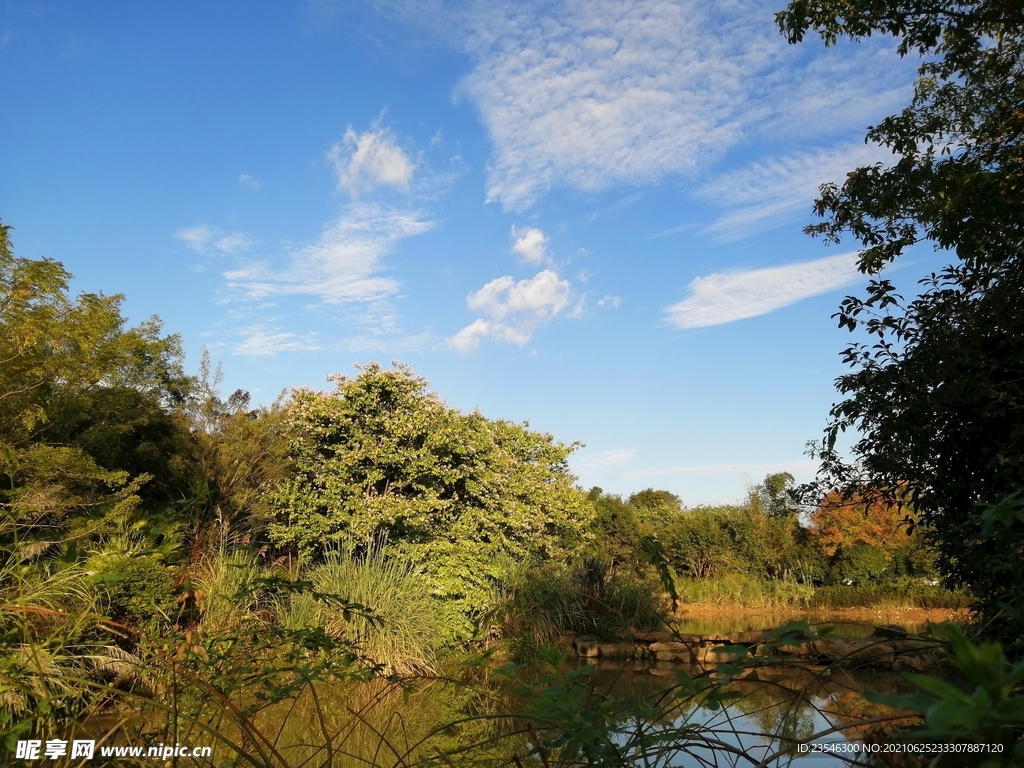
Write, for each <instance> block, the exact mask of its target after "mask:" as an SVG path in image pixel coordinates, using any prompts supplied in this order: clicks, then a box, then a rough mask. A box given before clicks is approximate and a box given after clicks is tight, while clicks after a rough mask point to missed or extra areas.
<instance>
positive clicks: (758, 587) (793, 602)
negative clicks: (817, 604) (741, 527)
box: [676, 574, 814, 609]
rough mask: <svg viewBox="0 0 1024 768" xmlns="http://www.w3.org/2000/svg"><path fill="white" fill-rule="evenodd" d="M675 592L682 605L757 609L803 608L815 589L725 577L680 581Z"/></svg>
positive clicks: (783, 582) (740, 576) (787, 581)
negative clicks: (693, 604)
mask: <svg viewBox="0 0 1024 768" xmlns="http://www.w3.org/2000/svg"><path fill="white" fill-rule="evenodd" d="M676 591H677V592H678V593H679V598H680V600H681V601H682V602H684V603H697V604H703V605H716V606H725V607H743V608H757V609H773V608H806V607H808V605H809V604H810V602H811V600H812V598H813V597H814V587H812V586H810V585H808V584H801V583H799V582H797V581H795V580H792V579H784V580H781V579H780V580H768V579H758V578H755V577H753V576H746V575H743V574H726V575H723V576H716V577H715V578H711V579H693V578H685V577H680V578H678V579H677V580H676Z"/></svg>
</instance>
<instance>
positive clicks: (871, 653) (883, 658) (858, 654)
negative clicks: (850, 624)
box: [852, 639, 896, 667]
mask: <svg viewBox="0 0 1024 768" xmlns="http://www.w3.org/2000/svg"><path fill="white" fill-rule="evenodd" d="M852 655H853V657H854V658H856V659H857V660H859V661H860V662H862V663H863V664H868V665H871V666H876V667H891V666H892V665H893V664H894V663H895V661H896V649H895V648H893V646H892V645H890V644H889V643H879V642H877V641H871V640H870V639H869V640H867V641H861V642H859V643H858V644H857V647H856V648H855V649H854V651H853V654H852Z"/></svg>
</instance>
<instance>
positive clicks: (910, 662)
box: [892, 656, 924, 672]
mask: <svg viewBox="0 0 1024 768" xmlns="http://www.w3.org/2000/svg"><path fill="white" fill-rule="evenodd" d="M923 666H924V664H922V663H921V659H919V658H918V657H917V656H897V657H896V661H895V662H893V665H892V668H893V669H895V670H897V671H905V670H908V669H910V670H913V671H914V672H920V671H921V669H922V667H923Z"/></svg>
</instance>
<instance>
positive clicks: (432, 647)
mask: <svg viewBox="0 0 1024 768" xmlns="http://www.w3.org/2000/svg"><path fill="white" fill-rule="evenodd" d="M304 577H305V578H306V579H307V580H308V581H310V582H311V583H312V585H313V590H314V591H315V592H317V593H319V594H320V595H327V596H337V597H338V598H341V599H343V600H345V601H348V602H349V603H358V604H359V605H362V606H366V607H367V608H368V609H369V611H368V613H367V614H362V613H357V612H354V611H346V610H344V609H343V608H342V607H339V606H338V605H336V604H335V603H334V602H333V601H332V600H330V599H317V597H315V596H314V595H313V594H310V593H308V592H304V593H301V594H293V595H290V596H289V597H288V598H287V599H286V600H284V601H283V602H282V603H281V604H280V606H279V617H280V620H281V622H282V624H283V625H284V626H285V627H286V628H288V629H301V628H313V627H322V628H323V629H324V630H325V631H326V632H327V633H328V634H330V635H333V636H335V637H346V638H348V639H350V640H352V641H354V642H356V643H357V644H358V646H359V648H360V650H361V651H362V653H364V654H365V655H366V656H368V657H369V658H370V659H371V660H373V661H374V662H376V663H378V664H381V665H383V666H384V667H386V668H387V669H389V670H391V671H392V672H396V673H415V672H428V671H432V670H434V669H435V667H436V664H437V661H438V657H439V654H440V651H441V647H442V644H443V636H444V632H443V626H442V621H441V610H440V606H439V605H438V603H437V601H436V600H435V599H434V598H433V597H432V591H433V589H432V585H431V583H430V581H429V579H428V578H427V577H426V576H425V575H424V574H423V572H422V571H421V570H419V569H418V568H416V567H415V566H413V565H411V564H409V563H408V562H405V561H402V560H399V559H397V558H394V557H388V556H387V555H385V553H384V552H383V551H381V549H379V548H376V547H371V548H370V549H369V550H368V551H367V552H366V553H365V554H362V555H355V554H353V553H352V552H350V551H345V550H339V551H333V552H329V553H328V554H327V556H326V559H325V561H324V562H323V563H321V564H320V565H317V566H313V567H312V568H309V569H308V571H307V572H306V573H305V574H304Z"/></svg>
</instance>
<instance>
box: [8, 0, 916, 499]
mask: <svg viewBox="0 0 1024 768" xmlns="http://www.w3.org/2000/svg"><path fill="white" fill-rule="evenodd" d="M781 5H782V0H777V1H776V2H760V1H759V0H750V1H749V2H748V1H747V0H728V1H725V2H716V3H706V2H654V1H653V0H637V1H636V2H615V1H612V0H587V1H586V2H564V3H535V4H531V3H526V2H518V3H515V4H511V3H509V4H504V5H503V4H498V3H485V2H480V3H474V2H470V1H466V2H445V1H443V0H429V1H422V2H421V1H420V0H409V1H408V2H401V3H393V4H389V3H361V2H345V3H342V2H337V3H335V2H332V1H331V0H309V2H294V3H288V2H278V3H265V2H263V3H261V2H252V1H251V0H250V2H244V3H243V2H229V1H227V0H225V1H224V2H217V3H162V4H161V3H104V2H94V3H88V4H86V3H73V2H47V1H45V0H44V1H43V2H23V3H8V4H6V5H4V6H3V8H2V9H0V98H2V103H3V113H2V114H3V117H2V118H0V153H2V154H0V160H2V166H0V167H2V169H3V170H2V172H0V217H2V219H3V221H4V222H5V223H6V224H10V225H12V226H13V227H14V231H13V233H12V234H13V239H14V243H15V248H16V251H17V252H18V254H19V255H22V256H31V257H41V256H49V257H52V258H55V259H58V260H60V261H62V262H64V264H65V265H66V266H67V268H68V269H69V270H70V271H71V272H72V273H73V274H74V275H75V277H76V280H75V287H76V289H78V290H88V291H103V292H106V293H118V292H120V293H125V294H126V295H127V297H128V298H127V301H126V304H125V308H126V311H127V312H128V314H129V315H130V316H131V318H132V319H133V320H141V319H143V318H145V317H147V316H149V315H150V314H153V313H155V314H158V315H159V316H160V317H161V318H162V319H163V320H164V322H165V328H166V330H167V331H169V332H174V333H180V334H182V335H183V337H184V339H185V342H186V348H187V350H188V353H189V362H190V365H192V366H193V367H195V365H196V364H197V360H198V356H199V350H200V348H201V347H202V346H204V345H205V346H206V347H207V348H208V349H209V350H210V351H211V353H212V354H213V355H214V356H215V357H216V358H217V359H218V360H220V361H222V362H223V365H224V371H225V374H226V378H225V388H226V389H227V390H228V391H231V390H232V389H234V388H236V387H242V388H245V389H249V390H250V391H251V392H252V393H253V395H254V398H255V399H256V400H259V401H263V402H269V401H272V400H273V399H274V398H275V397H276V396H277V394H278V393H279V392H281V391H282V390H283V389H285V388H287V387H292V386H312V387H321V388H326V387H328V386H329V385H328V384H326V383H325V381H324V377H325V376H326V375H328V374H331V373H337V372H342V373H353V372H354V371H353V368H352V365H353V363H365V362H367V361H370V360H376V361H380V362H382V363H387V362H389V361H391V360H402V361H405V362H407V363H409V364H410V365H411V366H412V367H413V368H414V369H415V370H416V371H417V372H418V373H420V374H422V375H424V376H426V377H427V378H428V379H429V380H430V382H431V384H432V386H433V388H434V389H436V390H437V391H438V392H439V393H440V394H441V395H442V396H443V397H444V398H446V399H447V401H448V402H449V403H450V404H451V405H453V406H456V407H458V408H461V409H467V410H468V409H472V408H476V407H479V408H480V409H481V411H483V412H484V413H485V414H486V415H488V416H492V417H502V418H509V419H514V420H517V421H521V420H527V419H528V420H529V421H530V424H531V426H532V427H534V428H537V429H542V430H544V431H549V432H552V433H554V434H555V435H556V436H557V437H558V438H559V439H562V440H564V441H567V442H569V441H574V440H578V441H581V442H583V443H585V444H586V447H585V448H583V449H581V450H580V451H578V453H577V454H576V456H575V458H574V460H573V468H574V470H575V471H576V472H577V474H579V476H580V481H581V483H582V484H583V485H585V486H590V485H594V484H597V485H600V486H602V487H603V488H605V489H606V490H610V491H614V492H618V493H629V492H631V491H634V490H640V489H642V488H645V487H652V486H653V487H658V488H667V489H669V490H671V491H673V492H675V493H678V494H679V495H680V496H682V498H683V499H684V501H685V502H686V503H689V504H697V503H707V502H716V501H720V502H725V501H731V500H734V499H736V498H738V497H740V496H741V495H742V494H743V492H744V488H745V484H746V483H747V482H748V481H752V482H757V481H758V480H760V479H761V478H762V477H763V476H764V475H765V474H766V473H767V472H774V471H782V470H789V471H791V472H793V473H794V474H795V475H797V476H798V478H801V479H809V477H810V476H811V475H812V474H813V471H814V465H813V463H811V462H810V461H809V460H808V459H807V457H806V456H804V455H803V452H804V446H805V443H806V442H807V441H808V440H813V439H817V438H818V437H819V436H820V434H821V429H822V427H823V425H824V423H825V419H826V416H827V412H828V408H829V406H830V404H831V403H832V402H833V400H834V399H835V393H834V390H833V380H834V378H835V377H836V376H837V375H839V374H840V373H842V371H843V369H842V368H841V366H840V363H839V357H838V353H839V351H840V350H841V348H842V347H843V346H844V345H845V343H847V341H848V340H849V339H848V334H847V333H846V332H844V331H839V330H838V329H836V328H835V323H834V321H832V320H831V319H830V315H831V314H832V313H833V312H834V311H835V308H836V306H837V304H838V302H839V300H840V299H841V298H842V296H843V295H844V291H846V292H851V291H856V290H857V287H858V286H859V285H862V284H863V279H862V278H860V277H859V276H858V274H857V273H856V271H855V268H854V258H855V253H854V246H853V244H852V243H851V244H845V243H844V244H842V245H840V246H833V247H826V246H825V245H824V244H823V243H821V242H818V241H814V240H812V239H810V238H808V237H807V236H805V235H803V234H802V232H801V228H802V226H803V225H804V224H806V223H808V222H809V221H810V220H811V210H810V205H811V201H812V200H813V198H814V196H815V192H816V190H817V187H818V185H819V184H821V183H823V182H827V181H842V179H843V178H844V176H845V173H846V172H847V171H848V170H850V169H852V168H853V167H856V166H857V165H862V164H865V163H869V162H875V161H884V160H885V154H884V153H883V152H882V151H881V150H879V149H878V148H876V147H872V146H866V145H865V144H864V142H863V136H864V132H865V129H866V127H867V126H868V125H870V124H872V123H873V122H875V121H877V120H878V119H879V118H881V117H883V116H885V115H886V114H889V113H891V112H893V111H896V110H897V109H898V108H900V107H901V106H902V105H903V104H905V103H906V102H907V101H908V99H909V96H910V86H911V83H912V81H913V78H914V75H915V66H916V63H915V62H913V61H901V60H899V59H898V58H897V57H896V55H895V53H894V51H893V45H892V43H891V41H887V40H884V39H876V40H871V41H869V42H868V43H867V44H859V45H853V44H841V45H839V46H837V47H835V48H832V49H827V50H826V49H824V48H823V47H822V46H821V45H820V44H819V43H818V42H817V41H816V40H814V41H808V42H807V43H805V44H803V45H800V46H788V45H787V44H786V43H785V41H784V40H783V39H782V38H781V36H779V35H778V33H777V32H776V30H775V27H774V25H773V22H772V15H773V13H774V12H775V11H777V10H779V9H780V7H781ZM915 258H916V261H912V262H910V263H908V264H906V265H898V270H897V275H898V279H899V281H901V284H905V285H908V286H912V285H913V283H914V281H915V280H916V278H918V277H919V276H921V275H922V274H924V273H925V272H927V271H930V270H931V269H932V268H934V267H935V261H934V259H935V257H934V256H932V255H930V254H921V255H919V256H916V257H915Z"/></svg>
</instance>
